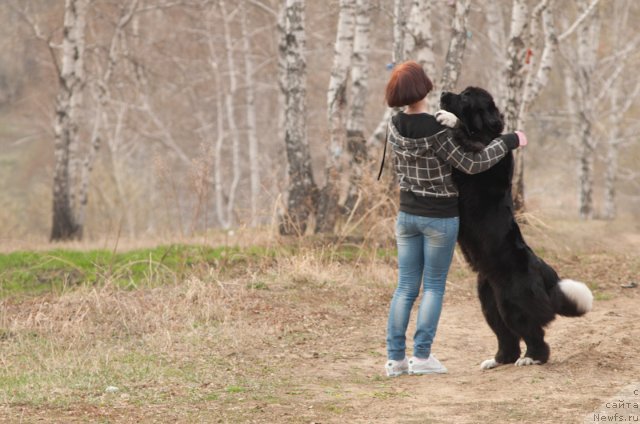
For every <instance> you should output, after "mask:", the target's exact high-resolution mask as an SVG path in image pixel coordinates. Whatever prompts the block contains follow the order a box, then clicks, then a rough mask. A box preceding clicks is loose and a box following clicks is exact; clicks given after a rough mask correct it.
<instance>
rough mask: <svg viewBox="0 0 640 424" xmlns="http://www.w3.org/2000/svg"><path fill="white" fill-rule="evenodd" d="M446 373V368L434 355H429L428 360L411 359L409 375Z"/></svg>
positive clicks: (413, 357)
mask: <svg viewBox="0 0 640 424" xmlns="http://www.w3.org/2000/svg"><path fill="white" fill-rule="evenodd" d="M446 372H447V369H446V368H445V366H444V365H442V364H441V363H440V361H438V360H437V359H436V357H435V356H433V355H429V358H427V359H423V358H416V357H415V356H412V357H411V359H409V374H445V373H446Z"/></svg>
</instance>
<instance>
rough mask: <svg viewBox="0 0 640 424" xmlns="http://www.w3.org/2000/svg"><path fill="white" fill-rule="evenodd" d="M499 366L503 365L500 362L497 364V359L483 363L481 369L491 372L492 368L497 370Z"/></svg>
mask: <svg viewBox="0 0 640 424" xmlns="http://www.w3.org/2000/svg"><path fill="white" fill-rule="evenodd" d="M499 365H502V364H501V363H500V362H497V361H496V360H495V358H491V359H487V360H486V361H482V363H481V364H480V369H483V370H490V369H491V368H495V367H497V366H499Z"/></svg>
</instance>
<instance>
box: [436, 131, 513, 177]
mask: <svg viewBox="0 0 640 424" xmlns="http://www.w3.org/2000/svg"><path fill="white" fill-rule="evenodd" d="M431 138H432V139H431V140H430V141H432V144H431V147H432V149H433V151H434V152H435V154H436V155H437V156H438V157H439V158H440V159H442V160H444V161H445V162H447V163H448V164H450V165H451V166H453V167H454V168H456V169H459V170H460V171H462V172H464V173H466V174H477V173H479V172H483V171H486V170H487V169H489V168H491V167H492V166H493V165H495V164H496V163H498V162H500V159H502V158H503V157H505V156H506V154H507V153H509V151H510V150H512V149H515V148H517V147H518V145H519V140H518V135H517V134H514V133H510V134H504V135H501V136H500V137H498V138H496V139H495V140H493V141H491V143H489V144H488V145H487V146H486V147H485V148H484V149H483V150H481V151H479V152H465V151H464V150H462V147H460V145H458V144H457V143H456V142H455V140H454V137H453V135H452V133H451V130H444V131H441V132H439V133H438V134H436V135H434V136H432V137H431Z"/></svg>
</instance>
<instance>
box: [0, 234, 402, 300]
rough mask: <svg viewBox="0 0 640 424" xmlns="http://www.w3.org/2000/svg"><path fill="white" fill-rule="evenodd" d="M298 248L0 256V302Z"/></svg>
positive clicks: (326, 254) (259, 285) (157, 279)
mask: <svg viewBox="0 0 640 424" xmlns="http://www.w3.org/2000/svg"><path fill="white" fill-rule="evenodd" d="M301 252H302V250H301V249H300V248H299V247H298V248H296V247H292V246H279V247H276V248H266V247H260V246H253V247H250V248H238V247H211V246H205V245H180V244H174V245H167V246H158V247H154V248H148V249H137V250H130V251H126V252H114V251H111V250H107V249H96V250H70V249H53V250H49V251H18V252H13V253H9V254H2V255H0V298H6V297H17V296H33V295H39V294H43V293H51V292H53V293H62V292H64V291H66V290H69V289H73V288H74V287H77V286H83V285H90V286H93V285H98V284H103V283H106V282H109V283H112V284H116V285H118V286H120V287H122V288H125V289H135V288H138V287H154V286H159V285H163V284H167V283H174V282H178V281H181V280H183V279H184V278H185V277H186V276H188V275H193V274H194V273H195V274H196V275H198V273H199V272H201V273H202V274H203V275H206V274H207V273H208V272H209V271H210V270H211V269H215V270H216V271H217V272H222V273H225V275H232V274H233V273H234V272H235V273H246V272H247V270H251V269H256V268H260V267H262V266H263V265H265V264H269V263H271V262H273V261H274V260H276V259H277V258H281V257H285V256H291V255H295V254H298V253H301ZM395 254H396V253H395V250H390V249H367V248H362V247H357V246H353V245H336V246H327V247H326V248H325V249H324V250H323V254H322V258H323V260H326V261H327V262H332V261H339V262H358V261H369V260H371V258H375V259H377V260H380V259H382V260H385V259H387V258H394V257H395ZM248 288H250V289H254V290H268V289H269V287H268V285H267V283H266V282H265V281H260V280H258V281H255V282H252V283H249V284H248Z"/></svg>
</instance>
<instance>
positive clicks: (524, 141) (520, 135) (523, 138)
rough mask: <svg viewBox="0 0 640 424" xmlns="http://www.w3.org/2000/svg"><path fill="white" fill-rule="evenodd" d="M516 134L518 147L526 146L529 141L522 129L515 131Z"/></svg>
mask: <svg viewBox="0 0 640 424" xmlns="http://www.w3.org/2000/svg"><path fill="white" fill-rule="evenodd" d="M516 135H517V136H518V141H519V142H520V147H522V146H526V145H527V143H528V142H529V141H528V140H527V136H526V135H525V133H524V132H522V131H516Z"/></svg>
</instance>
